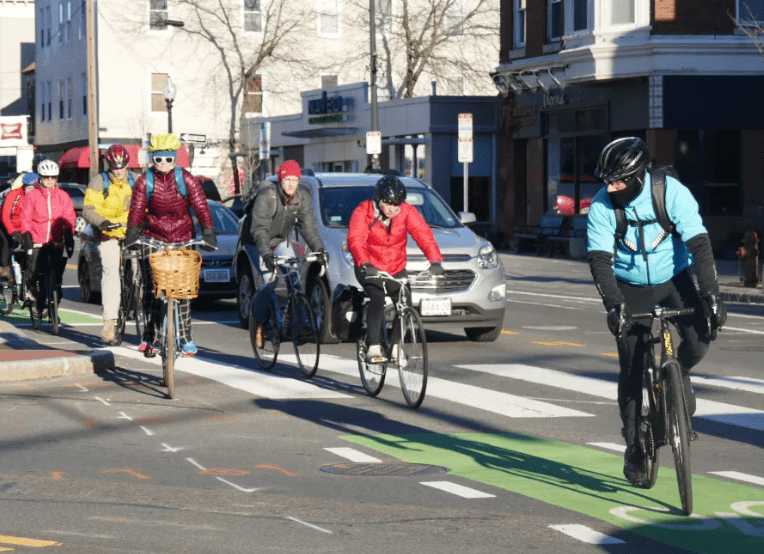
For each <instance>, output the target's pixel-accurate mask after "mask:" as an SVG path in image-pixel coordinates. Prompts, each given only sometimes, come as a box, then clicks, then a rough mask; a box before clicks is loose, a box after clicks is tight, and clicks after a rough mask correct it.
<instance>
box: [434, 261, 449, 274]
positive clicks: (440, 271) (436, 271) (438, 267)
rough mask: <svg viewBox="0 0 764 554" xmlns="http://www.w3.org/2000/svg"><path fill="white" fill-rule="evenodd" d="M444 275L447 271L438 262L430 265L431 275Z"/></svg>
mask: <svg viewBox="0 0 764 554" xmlns="http://www.w3.org/2000/svg"><path fill="white" fill-rule="evenodd" d="M443 273H445V270H444V269H443V266H442V265H440V262H439V261H438V260H435V261H434V262H432V263H431V264H430V275H443Z"/></svg>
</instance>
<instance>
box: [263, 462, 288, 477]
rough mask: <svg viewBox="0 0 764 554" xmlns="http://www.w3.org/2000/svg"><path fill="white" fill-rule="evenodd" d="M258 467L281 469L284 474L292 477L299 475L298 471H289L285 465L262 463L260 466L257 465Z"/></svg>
mask: <svg viewBox="0 0 764 554" xmlns="http://www.w3.org/2000/svg"><path fill="white" fill-rule="evenodd" d="M257 468H258V469H275V470H278V471H280V472H281V473H283V474H284V475H289V476H290V477H297V474H296V473H292V472H291V471H287V470H286V469H284V468H283V467H279V466H274V465H271V464H260V465H259V466H257Z"/></svg>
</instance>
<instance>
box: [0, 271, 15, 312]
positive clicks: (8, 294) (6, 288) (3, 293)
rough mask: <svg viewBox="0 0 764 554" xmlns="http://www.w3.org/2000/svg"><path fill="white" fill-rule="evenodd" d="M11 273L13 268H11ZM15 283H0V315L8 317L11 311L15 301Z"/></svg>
mask: <svg viewBox="0 0 764 554" xmlns="http://www.w3.org/2000/svg"><path fill="white" fill-rule="evenodd" d="M11 272H13V268H11ZM17 299H18V298H17V296H16V283H15V282H14V280H13V279H9V280H8V281H7V282H3V281H0V314H2V315H8V314H10V313H11V312H12V311H13V308H14V306H15V305H16V301H17Z"/></svg>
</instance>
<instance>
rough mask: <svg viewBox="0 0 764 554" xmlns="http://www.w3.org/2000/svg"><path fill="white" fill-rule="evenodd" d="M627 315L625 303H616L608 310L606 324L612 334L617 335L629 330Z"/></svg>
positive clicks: (629, 323)
mask: <svg viewBox="0 0 764 554" xmlns="http://www.w3.org/2000/svg"><path fill="white" fill-rule="evenodd" d="M629 315H630V314H629V310H628V308H626V304H617V305H615V306H613V307H612V308H610V309H609V310H608V312H607V326H608V329H610V332H611V333H613V335H615V336H616V337H617V336H618V335H620V334H621V333H625V332H627V331H628V330H629V328H630V327H631V322H630V321H629Z"/></svg>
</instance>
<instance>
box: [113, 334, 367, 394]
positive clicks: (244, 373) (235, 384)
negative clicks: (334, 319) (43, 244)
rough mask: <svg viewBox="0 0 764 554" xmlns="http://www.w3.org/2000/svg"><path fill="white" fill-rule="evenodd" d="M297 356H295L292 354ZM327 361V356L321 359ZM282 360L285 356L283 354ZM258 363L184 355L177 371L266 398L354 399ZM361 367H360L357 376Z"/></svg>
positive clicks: (121, 351)
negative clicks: (264, 369)
mask: <svg viewBox="0 0 764 554" xmlns="http://www.w3.org/2000/svg"><path fill="white" fill-rule="evenodd" d="M107 350H110V351H111V352H113V353H114V354H115V355H119V356H125V357H129V358H135V359H139V360H141V361H143V362H148V363H152V360H151V359H147V358H145V357H144V356H143V354H141V353H139V352H138V351H137V350H134V349H131V348H126V347H123V346H111V347H109V348H107ZM287 358H288V357H287ZM292 359H294V356H292ZM321 359H322V360H323V357H322V358H321ZM279 361H282V360H281V357H279ZM153 363H154V364H155V365H160V364H161V359H159V358H158V357H157V358H155V359H153ZM255 366H257V362H255V360H254V359H253V360H252V366H251V367H243V366H237V365H233V364H226V363H222V362H211V361H205V360H204V359H203V358H202V357H200V356H195V357H193V358H184V359H183V360H181V361H180V362H179V363H178V364H177V367H176V368H175V369H176V371H179V372H183V373H189V374H191V375H196V376H197V377H203V378H205V379H210V380H212V381H217V382H218V383H222V384H224V385H226V386H229V387H232V388H235V389H239V390H243V391H245V392H248V393H250V394H253V395H255V396H260V397H263V398H270V399H278V400H288V399H307V398H350V396H349V395H347V394H345V393H341V392H337V391H333V390H329V389H325V388H321V387H319V386H317V385H316V384H315V383H312V382H306V381H301V380H297V379H294V378H293V377H289V376H285V375H284V376H282V375H276V374H273V373H265V372H262V371H259V370H257V369H255ZM357 374H358V369H357V366H356V375H357Z"/></svg>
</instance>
